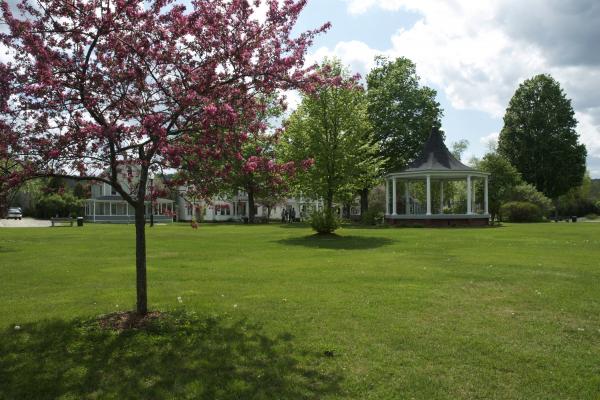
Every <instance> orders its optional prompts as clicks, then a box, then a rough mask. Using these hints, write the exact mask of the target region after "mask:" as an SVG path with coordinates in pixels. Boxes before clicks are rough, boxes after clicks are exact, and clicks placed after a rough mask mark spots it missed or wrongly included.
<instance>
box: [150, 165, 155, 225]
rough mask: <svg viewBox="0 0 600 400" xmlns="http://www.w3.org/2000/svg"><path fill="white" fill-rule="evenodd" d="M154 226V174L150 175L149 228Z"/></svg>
mask: <svg viewBox="0 0 600 400" xmlns="http://www.w3.org/2000/svg"><path fill="white" fill-rule="evenodd" d="M153 226H154V174H152V173H150V227H153Z"/></svg>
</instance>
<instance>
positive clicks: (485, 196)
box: [483, 176, 490, 215]
mask: <svg viewBox="0 0 600 400" xmlns="http://www.w3.org/2000/svg"><path fill="white" fill-rule="evenodd" d="M483 197H484V202H485V213H486V215H487V214H489V213H490V211H489V203H488V177H487V176H486V177H485V185H484V188H483Z"/></svg>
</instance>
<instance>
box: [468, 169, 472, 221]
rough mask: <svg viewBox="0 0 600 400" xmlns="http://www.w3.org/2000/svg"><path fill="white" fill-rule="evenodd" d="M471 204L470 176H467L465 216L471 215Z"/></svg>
mask: <svg viewBox="0 0 600 400" xmlns="http://www.w3.org/2000/svg"><path fill="white" fill-rule="evenodd" d="M471 206H472V204H471V175H469V176H467V214H471V213H472V209H471V208H472V207H471Z"/></svg>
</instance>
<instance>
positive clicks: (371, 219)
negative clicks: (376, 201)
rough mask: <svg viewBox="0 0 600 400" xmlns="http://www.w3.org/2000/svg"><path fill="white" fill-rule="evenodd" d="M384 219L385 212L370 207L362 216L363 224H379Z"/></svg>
mask: <svg viewBox="0 0 600 400" xmlns="http://www.w3.org/2000/svg"><path fill="white" fill-rule="evenodd" d="M382 219H383V213H382V212H381V211H379V210H375V209H371V208H370V209H368V210H367V212H365V213H364V214H363V215H361V216H360V222H361V224H363V225H377V224H378V223H380V222H381V221H382Z"/></svg>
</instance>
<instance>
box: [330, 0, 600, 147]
mask: <svg viewBox="0 0 600 400" xmlns="http://www.w3.org/2000/svg"><path fill="white" fill-rule="evenodd" d="M344 1H346V2H347V3H348V11H349V12H350V13H351V14H362V13H365V12H367V11H368V10H369V9H371V8H374V7H378V8H381V9H383V10H388V11H398V10H404V11H409V12H412V13H417V14H419V15H420V16H421V18H420V19H419V20H418V21H417V22H416V23H415V24H414V25H413V26H412V27H410V28H406V29H400V30H398V31H397V32H396V33H395V34H394V35H393V36H392V47H391V48H390V49H382V50H377V49H370V48H368V46H366V45H364V44H361V43H360V42H359V43H357V42H351V43H352V46H351V47H350V48H352V49H356V50H357V51H356V52H355V54H356V55H355V56H354V58H355V59H360V60H361V61H360V62H359V63H360V64H361V65H364V66H365V67H367V68H368V66H369V65H370V64H369V57H370V55H371V54H376V53H385V54H388V55H391V56H396V57H398V56H404V57H408V58H410V59H411V60H413V61H414V62H415V63H416V65H417V72H418V74H419V75H420V76H421V77H422V78H423V80H424V82H425V83H426V84H433V85H435V86H437V87H439V88H441V90H442V91H443V92H444V94H445V95H446V97H447V98H448V99H449V101H450V102H451V104H452V106H453V107H454V108H456V109H472V110H478V111H483V112H486V113H488V114H489V115H491V116H493V117H496V118H499V117H501V116H502V115H503V114H504V111H505V109H506V107H507V105H508V101H509V100H510V97H511V96H512V95H513V93H514V91H515V90H516V89H517V87H518V85H519V84H520V83H521V82H522V81H523V80H525V79H527V78H530V77H532V76H534V75H536V74H540V73H550V74H551V75H553V76H554V77H555V78H556V79H557V80H558V81H559V82H560V84H561V86H562V87H563V89H564V90H565V92H566V94H567V97H569V98H572V99H573V106H574V108H575V110H576V112H577V118H578V120H579V121H580V125H579V127H578V131H579V132H580V133H581V140H582V142H583V143H585V144H586V145H587V147H588V153H589V154H590V155H591V156H593V157H600V56H599V55H598V54H599V53H598V52H597V33H600V23H597V22H600V3H598V2H597V1H594V0H579V1H578V2H561V1H559V0H531V1H528V2H525V3H523V2H522V1H520V0H486V1H480V0H452V1H440V0H344ZM538 10H539V11H540V13H541V14H540V13H538V12H537V11H538ZM538 27H539V29H538ZM349 43H350V42H349ZM344 46H346V47H348V43H340V44H338V45H337V46H336V48H335V49H334V50H333V53H336V54H337V53H341V54H343V52H342V51H340V50H341V49H343V48H344ZM338 47H340V48H341V49H338ZM346 58H352V57H348V56H346ZM342 59H343V60H344V61H345V59H344V58H343V57H342ZM355 62H358V61H357V60H355Z"/></svg>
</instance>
